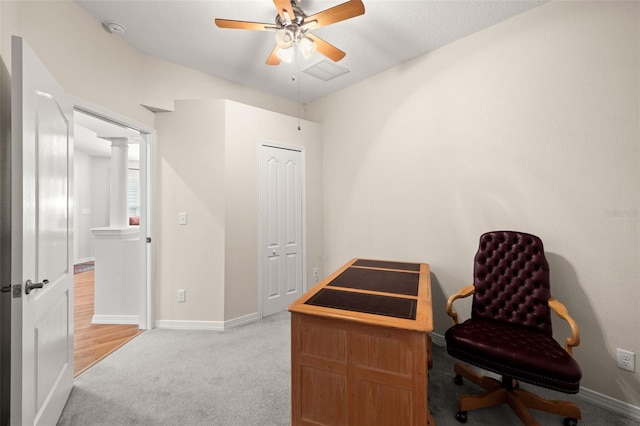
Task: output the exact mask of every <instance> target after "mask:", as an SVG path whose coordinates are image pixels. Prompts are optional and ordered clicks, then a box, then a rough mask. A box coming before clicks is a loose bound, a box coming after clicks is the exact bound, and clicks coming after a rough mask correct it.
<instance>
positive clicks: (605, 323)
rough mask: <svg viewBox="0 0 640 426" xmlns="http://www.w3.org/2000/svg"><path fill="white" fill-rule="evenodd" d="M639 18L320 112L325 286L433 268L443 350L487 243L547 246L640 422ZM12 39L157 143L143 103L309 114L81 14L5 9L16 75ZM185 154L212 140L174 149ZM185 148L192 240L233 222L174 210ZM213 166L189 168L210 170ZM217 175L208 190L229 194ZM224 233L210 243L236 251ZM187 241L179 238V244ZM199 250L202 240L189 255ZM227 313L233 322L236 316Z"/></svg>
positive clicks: (173, 174)
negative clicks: (399, 268)
mask: <svg viewBox="0 0 640 426" xmlns="http://www.w3.org/2000/svg"><path fill="white" fill-rule="evenodd" d="M638 15H639V11H638V3H636V2H625V3H616V2H553V3H551V4H548V5H543V6H540V7H538V8H536V9H534V10H532V11H530V12H527V13H525V14H522V15H520V16H517V17H515V18H513V19H511V20H509V21H507V22H504V23H502V24H499V25H496V26H494V27H492V28H489V29H487V30H485V31H482V32H479V33H477V34H474V35H472V36H470V37H467V38H465V39H463V40H461V41H459V42H456V43H453V44H451V45H449V46H446V47H444V48H442V49H439V50H438V51H435V52H432V53H431V54H428V55H425V56H423V57H421V58H419V59H417V60H414V61H412V62H409V63H406V64H403V65H402V66H399V67H396V68H394V69H392V70H390V71H388V72H386V73H383V74H381V75H379V76H376V77H374V78H372V79H370V80H368V81H366V82H364V83H362V84H360V85H356V86H354V87H351V88H348V89H346V90H344V91H342V92H340V93H337V94H335V95H333V96H329V97H327V98H326V99H324V100H321V101H319V102H316V103H314V104H312V105H310V106H309V108H308V112H309V114H311V113H313V116H311V115H310V117H312V118H311V119H312V120H314V121H317V122H321V123H322V146H323V147H322V153H321V154H320V153H317V154H318V156H320V155H321V156H322V158H324V161H323V163H322V170H319V168H318V169H317V170H314V171H313V173H312V176H311V177H310V175H309V174H310V169H309V161H308V159H309V156H307V179H308V182H309V180H314V181H317V186H316V187H317V188H322V187H324V189H323V194H324V195H317V194H316V195H314V196H313V197H312V200H308V204H307V209H315V210H317V213H316V214H314V215H313V217H308V218H307V221H308V228H309V229H313V230H312V231H311V233H310V234H308V235H307V238H308V240H310V241H311V240H318V241H321V240H322V238H323V235H322V226H323V224H324V228H325V232H324V239H325V242H326V246H325V247H326V248H325V249H324V255H325V257H326V259H325V260H324V262H323V253H313V252H312V250H311V249H310V250H309V256H310V258H309V268H311V267H314V266H315V263H320V262H323V263H322V264H321V266H320V267H321V270H322V271H321V275H326V274H327V273H329V272H331V271H332V270H333V269H335V268H336V267H338V266H339V265H341V264H343V263H344V262H345V261H346V260H347V259H349V258H351V257H354V256H372V257H384V258H395V259H404V260H415V261H426V262H428V263H430V264H431V267H432V270H433V274H434V276H433V295H434V309H435V315H436V317H435V321H436V331H437V332H438V333H443V332H444V330H445V329H446V327H447V326H448V319H447V318H446V317H445V315H444V314H443V310H444V301H445V299H446V297H447V296H448V295H449V294H451V293H452V292H454V291H455V290H457V289H458V288H460V287H461V286H462V285H464V284H467V283H469V282H470V280H471V260H472V257H473V254H474V253H475V250H476V244H477V238H478V236H479V235H480V233H482V232H484V231H486V230H490V229H500V228H512V229H520V230H524V231H529V232H532V233H535V234H537V235H539V236H541V237H542V238H543V240H544V242H545V245H546V249H547V252H548V253H549V258H550V261H551V267H552V280H553V281H552V285H553V293H554V295H555V296H557V297H559V298H561V299H562V300H563V301H565V302H566V304H567V306H568V308H569V310H570V312H571V313H572V315H573V316H574V317H575V318H576V319H577V321H578V323H579V324H580V326H581V330H582V345H581V346H580V347H579V348H577V349H576V357H577V359H578V361H579V362H580V363H581V365H582V367H583V370H584V372H585V377H584V382H583V385H584V386H585V387H587V388H589V389H592V390H594V391H597V392H601V393H603V394H604V395H607V396H611V397H613V398H617V399H620V400H621V401H626V402H629V403H631V404H634V405H636V406H638V405H640V396H639V395H638V394H639V392H638V389H640V381H639V377H640V376H639V375H638V374H637V373H636V374H633V373H628V372H625V371H622V370H619V369H616V368H615V349H616V348H617V347H621V348H624V349H628V350H632V351H634V352H636V353H640V341H639V334H638V333H637V327H638V325H640V317H639V315H640V314H638V312H639V311H640V294H639V292H640V289H639V286H638V278H639V275H640V274H639V272H640V263H639V262H640V256H639V255H640V248H639V242H640V239H639V227H638V220H639V215H638V211H639V207H640V206H639V199H638V197H639V194H640V191H639V190H640V188H639V184H640V179H638V178H639V176H638V173H640V164H638V162H639V155H638V154H639V153H638V141H639V140H640V132H639V130H638V126H639V108H638V104H639V102H638V96H639V92H640V90H639V89H640V88H639V86H638V75H639V71H640V70H639V69H638V64H639V57H638V52H639V50H640V49H639V46H638V42H639V39H640V36H639V33H638V31H639V30H638V27H639V25H638V24H639V16H638ZM60 23H64V25H61V24H60ZM11 34H18V35H22V36H23V37H24V38H25V40H26V41H27V42H28V43H29V44H30V45H31V47H32V48H33V49H34V50H35V52H36V53H37V54H38V55H39V56H41V58H42V60H43V61H44V62H45V64H46V65H47V66H48V67H49V68H50V69H51V71H52V72H53V73H54V75H55V76H56V78H57V79H58V80H59V81H60V83H61V84H62V85H63V86H64V87H65V88H66V89H67V90H68V91H69V92H70V93H71V94H72V95H74V96H77V97H79V98H81V99H83V100H85V101H88V102H91V103H94V104H96V105H99V106H101V107H103V108H107V109H110V110H112V111H114V112H116V113H118V114H121V115H124V116H126V117H129V118H131V119H134V120H136V121H139V122H141V123H143V124H145V125H148V126H150V127H153V126H154V123H155V117H154V115H153V114H152V113H150V112H149V111H148V110H146V109H144V108H143V107H141V106H140V104H146V105H151V106H158V107H164V108H172V105H173V101H174V100H175V99H218V98H228V99H233V100H234V101H237V102H242V103H245V104H250V105H253V106H256V107H260V108H264V109H267V110H271V111H277V112H281V113H285V114H290V115H295V114H296V113H297V107H296V105H295V103H292V102H289V101H286V100H283V99H280V98H277V97H274V96H271V95H267V94H264V93H260V92H257V91H254V90H251V89H247V88H244V87H239V86H237V85H234V84H232V83H228V82H225V81H224V80H220V79H217V78H214V77H210V76H207V75H204V74H202V73H199V72H197V71H193V70H189V69H186V68H183V67H180V66H178V65H175V64H170V63H167V62H165V61H162V60H159V59H156V58H151V57H148V56H145V55H142V54H140V53H139V52H136V51H135V50H134V49H132V48H131V47H129V46H128V45H127V44H126V43H124V42H123V41H122V40H121V39H119V38H118V37H117V36H115V35H110V34H108V33H106V32H104V31H103V30H102V28H101V27H100V24H99V23H98V22H97V21H95V19H93V18H92V17H91V16H89V15H88V14H87V13H86V12H84V10H83V9H81V8H80V7H78V6H77V5H76V4H74V3H73V2H70V1H61V2H57V1H45V2H35V1H26V2H25V1H20V2H10V1H0V53H1V55H2V59H3V61H4V62H5V63H6V65H7V67H8V68H10V52H9V47H10V43H11V40H10V35H11ZM213 108H214V109H215V108H217V107H216V106H214V107H213ZM230 108H232V109H233V110H235V109H234V107H233V106H231V107H230ZM177 112H178V113H180V111H177ZM227 124H232V123H225V126H226V125H227ZM236 125H237V124H236ZM215 131H219V128H216V129H215ZM216 137H217V136H216ZM163 138H164V140H166V135H164V132H162V134H161V132H159V134H158V139H159V140H160V141H161V140H163ZM182 143H186V144H195V145H197V144H203V143H205V141H201V140H194V141H185V140H184V139H183V137H182V136H179V137H178V136H176V140H175V144H182ZM215 143H216V144H218V145H215V146H213V147H208V148H205V152H206V153H208V155H209V156H211V155H218V154H219V152H220V151H219V150H220V149H221V147H220V146H219V142H215ZM180 149H181V147H180V146H166V145H165V146H162V147H159V150H162V152H163V156H164V157H162V158H159V159H158V162H157V164H156V166H157V167H158V169H159V170H158V173H159V175H160V176H159V179H161V180H162V182H161V186H160V191H159V193H158V199H159V200H160V202H159V203H158V206H159V209H158V210H159V211H158V212H157V213H158V215H159V217H160V218H161V221H159V224H160V225H159V226H160V227H170V226H174V225H175V226H177V217H176V212H177V211H179V209H180V208H181V206H182V205H186V206H187V207H188V208H189V209H191V210H190V211H194V212H195V211H200V212H201V214H202V215H203V216H202V217H201V218H200V220H203V219H204V218H209V219H211V218H219V215H220V214H221V212H220V211H219V208H220V205H219V204H216V205H215V206H213V207H211V206H212V205H213V204H215V202H214V203H213V204H210V203H209V201H208V200H207V202H206V203H202V204H203V205H197V204H199V203H201V200H199V199H198V198H199V197H208V196H210V195H211V194H210V192H207V191H208V190H204V189H198V191H197V192H196V193H193V194H188V193H187V194H178V195H179V197H184V199H185V201H184V203H189V204H177V205H174V204H172V203H171V202H169V201H170V200H171V199H170V198H168V197H169V196H172V195H174V194H177V192H176V191H179V190H180V189H184V190H185V191H188V190H190V188H189V185H190V184H191V183H192V182H191V181H192V180H194V178H193V177H192V178H189V176H190V174H189V172H187V173H186V176H183V175H182V174H180V173H178V171H180V172H182V170H183V169H184V168H185V167H186V166H185V165H184V164H179V165H176V164H175V162H176V161H186V160H187V157H184V156H182V157H181V156H180V154H176V155H178V159H173V158H171V155H172V154H171V153H172V152H174V151H180ZM207 149H208V151H207ZM308 149H310V150H311V149H312V148H311V147H309V148H308ZM318 149H319V148H318V147H317V146H315V145H314V148H313V150H318ZM216 150H218V151H216ZM316 152H317V151H316ZM199 153H200V151H199ZM227 155H228V153H226V152H225V157H226V156H227ZM203 156H204V155H203ZM199 157H200V154H198V155H194V156H193V157H192V158H191V159H193V160H195V161H196V162H197V163H198V164H200V166H199V167H202V162H203V161H204V160H201V159H200V158H199ZM218 160H219V158H218V157H216V160H214V161H218ZM225 161H229V162H231V161H232V159H231V158H229V159H228V160H225ZM313 167H315V166H313ZM318 167H319V166H318ZM218 172H219V170H217V171H215V172H214V171H207V172H206V173H205V175H206V176H207V177H208V178H211V179H218V178H219V175H217V174H216V173H218ZM323 172H324V174H323ZM209 173H211V174H209ZM250 173H251V172H250ZM322 176H324V177H322ZM229 177H230V176H225V179H227V178H229ZM187 179H190V181H189V182H186V181H185V180H187ZM243 179H250V178H249V177H248V175H246V176H244V177H243ZM219 183H220V182H219V181H218V183H217V184H219ZM247 188H249V187H248V186H247ZM216 190H217V191H220V188H217V189H216ZM224 191H225V196H227V197H228V194H227V193H226V191H227V187H226V186H225V189H224ZM249 191H250V189H249ZM205 193H206V195H205ZM161 203H162V204H161ZM191 204H193V205H196V208H195V209H192V208H191ZM321 206H324V207H321ZM224 208H225V211H224V217H225V218H227V217H228V215H229V214H230V210H228V209H229V207H228V206H225V207H224ZM323 215H324V218H323ZM191 217H192V216H190V218H191ZM193 219H194V220H195V219H197V215H196V217H193ZM190 220H191V219H190ZM212 221H215V220H214V219H212ZM310 222H311V223H310ZM190 223H194V222H190ZM249 226H255V223H254V224H253V225H249ZM215 227H218V228H215ZM219 227H220V225H219V224H218V223H216V224H213V225H212V227H211V228H210V229H209V231H208V232H210V233H211V234H215V235H216V236H217V237H218V238H220V232H221V231H220V229H219ZM190 229H193V228H190ZM228 229H232V230H233V232H239V231H240V229H238V228H235V225H233V226H231V225H230V226H229V227H228ZM183 231H186V230H179V229H173V230H171V232H173V233H174V234H175V235H173V234H171V233H169V234H168V235H170V237H169V236H168V237H167V238H169V239H171V238H175V239H176V240H177V241H179V239H180V238H182V237H184V236H181V235H179V234H177V232H183ZM167 232H169V231H167ZM200 241H201V239H200V236H191V237H189V238H187V239H186V240H184V241H183V242H182V243H181V244H183V243H184V244H186V245H188V244H193V243H200ZM226 241H229V240H228V238H227V236H226V235H225V244H226ZM217 243H219V242H217ZM243 244H246V246H243V247H238V248H237V252H235V251H236V248H235V247H227V246H225V248H224V250H227V249H229V250H230V251H231V250H232V249H233V251H234V253H232V255H233V256H245V255H247V256H248V254H247V253H249V251H248V250H250V249H247V247H250V246H252V245H253V243H252V242H249V241H248V240H247V241H245V243H243ZM159 246H161V247H162V249H161V250H165V248H167V247H170V245H169V244H165V243H164V242H159ZM218 247H220V246H218ZM220 249H221V250H222V248H221V247H220ZM320 251H322V249H320ZM171 255H172V253H171V254H170V253H166V252H165V253H162V252H161V253H160V256H159V257H158V258H157V262H158V268H168V270H163V279H164V277H167V278H166V279H167V280H168V281H167V285H166V286H164V285H163V286H162V290H161V291H160V292H159V293H158V301H157V306H158V312H159V313H160V314H161V315H163V316H164V317H165V318H168V319H170V318H187V316H183V315H186V312H180V311H179V309H181V307H180V306H179V305H177V304H176V303H175V291H174V289H176V288H180V287H178V285H179V282H180V281H182V282H185V281H186V279H185V276H186V277H189V278H190V276H187V275H186V274H187V272H186V269H187V268H185V267H184V265H182V264H180V263H179V262H177V261H175V260H174V259H172V258H171ZM212 259H213V260H212ZM254 260H255V257H254ZM207 261H210V262H211V261H212V262H217V264H218V265H219V264H221V263H222V262H225V265H227V262H230V261H229V259H227V258H225V259H222V258H220V257H216V256H213V257H212V258H208V259H207ZM165 263H166V265H167V266H161V265H165ZM229 265H231V264H230V263H229ZM234 265H237V264H235V263H234ZM159 270H160V269H158V271H159ZM158 271H157V272H158ZM243 273H244V272H243V271H234V272H233V273H230V277H231V280H230V283H233V284H230V285H229V286H227V288H225V289H221V287H220V286H219V285H218V287H216V288H212V289H208V290H207V291H208V293H206V295H205V299H207V298H208V300H205V303H208V302H209V301H210V302H211V305H209V307H212V309H213V310H214V311H215V312H216V314H214V315H212V316H203V315H201V311H198V312H199V313H197V314H195V313H194V314H193V315H190V314H189V316H188V318H189V319H192V320H197V319H199V318H207V319H206V320H210V319H212V320H215V321H217V320H223V319H229V318H234V317H236V316H237V315H242V314H244V313H245V312H249V311H251V310H252V309H253V308H254V306H253V305H251V304H250V303H247V304H243V303H240V304H236V303H235V301H236V300H240V299H239V298H241V297H242V296H243V295H245V294H247V287H244V286H243V285H242V284H237V283H240V282H241V281H242V279H243V277H244V275H242V274H243ZM247 274H250V272H247ZM157 275H160V274H157ZM254 276H255V275H254ZM198 278H200V279H201V278H202V276H200V275H199V276H198ZM214 279H215V280H217V281H218V282H219V281H220V280H221V279H222V278H221V277H220V276H215V277H214ZM190 296H191V293H189V294H188V296H187V297H188V300H190ZM222 298H225V303H228V305H229V308H228V312H226V313H224V314H222V315H221V312H220V308H219V307H220V306H222V300H221V299H222ZM247 300H248V299H247ZM184 306H186V305H184Z"/></svg>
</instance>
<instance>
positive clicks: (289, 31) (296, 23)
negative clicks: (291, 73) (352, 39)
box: [215, 0, 364, 65]
mask: <svg viewBox="0 0 640 426" xmlns="http://www.w3.org/2000/svg"><path fill="white" fill-rule="evenodd" d="M299 1H300V0H273V3H274V4H275V6H276V10H277V11H278V14H277V15H276V19H275V24H267V23H261V22H249V21H236V20H231V19H216V20H215V23H216V25H217V26H218V27H220V28H235V29H240V30H254V31H275V33H276V46H275V48H274V49H273V51H272V52H271V54H270V55H269V58H267V65H278V64H280V62H281V61H285V62H291V59H292V57H293V51H294V43H295V44H297V45H298V48H299V49H300V52H301V53H302V54H303V56H304V57H305V58H309V56H311V54H313V52H315V51H316V50H317V51H318V52H319V53H321V54H323V55H324V56H326V57H327V58H329V59H331V60H332V61H334V62H337V61H339V60H340V59H342V58H344V56H345V55H346V53H345V52H343V51H342V50H340V49H338V48H337V47H335V46H334V45H332V44H331V43H328V42H326V41H324V40H323V39H321V38H320V37H318V36H316V35H313V34H311V33H310V32H309V30H311V29H314V28H320V27H326V26H327V25H331V24H334V23H336V22H340V21H344V20H347V19H351V18H353V17H356V16H359V15H362V14H364V5H363V4H362V0H349V1H347V2H345V3H341V4H339V5H337V6H334V7H331V8H329V9H326V10H323V11H321V12H318V13H315V14H313V15H307V14H306V13H304V11H303V10H302V9H301V8H300V7H298V5H297V3H298V2H299Z"/></svg>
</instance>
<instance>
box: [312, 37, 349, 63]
mask: <svg viewBox="0 0 640 426" xmlns="http://www.w3.org/2000/svg"><path fill="white" fill-rule="evenodd" d="M307 37H309V38H310V39H311V40H313V41H314V42H315V43H316V47H317V49H318V52H320V53H322V54H323V55H324V56H326V57H327V58H329V59H331V60H332V61H333V62H338V61H339V60H340V59H342V58H344V57H345V55H346V53H345V52H343V51H342V50H340V49H338V48H337V47H335V46H334V45H333V44H331V43H328V42H326V41H324V40H323V39H321V38H320V37H318V36H315V35H313V34H310V33H307Z"/></svg>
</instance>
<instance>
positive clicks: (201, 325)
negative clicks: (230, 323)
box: [156, 320, 224, 331]
mask: <svg viewBox="0 0 640 426" xmlns="http://www.w3.org/2000/svg"><path fill="white" fill-rule="evenodd" d="M156 328H164V329H167V330H209V331H224V322H222V321H182V320H157V321H156Z"/></svg>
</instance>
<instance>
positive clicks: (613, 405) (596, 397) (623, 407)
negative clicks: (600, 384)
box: [576, 387, 640, 421]
mask: <svg viewBox="0 0 640 426" xmlns="http://www.w3.org/2000/svg"><path fill="white" fill-rule="evenodd" d="M576 397H578V398H580V399H583V400H585V401H587V402H588V403H590V404H593V405H597V406H598V407H602V408H606V409H607V410H610V411H613V412H614V413H617V414H621V415H623V416H627V417H630V418H632V419H635V420H639V421H640V407H636V406H635V405H631V404H627V403H626V402H622V401H620V400H617V399H614V398H611V397H608V396H606V395H603V394H601V393H599V392H596V391H592V390H591V389H586V388H583V387H581V388H580V393H578V394H577V395H576Z"/></svg>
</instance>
